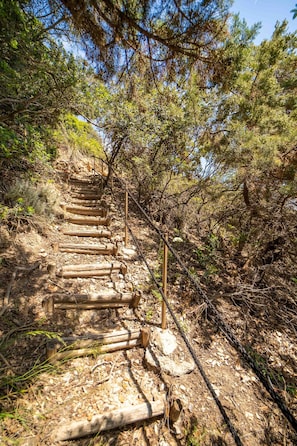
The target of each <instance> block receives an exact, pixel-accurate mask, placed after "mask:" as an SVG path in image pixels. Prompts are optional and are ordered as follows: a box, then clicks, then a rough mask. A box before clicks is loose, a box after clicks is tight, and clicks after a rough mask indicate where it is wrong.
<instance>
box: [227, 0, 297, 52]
mask: <svg viewBox="0 0 297 446" xmlns="http://www.w3.org/2000/svg"><path fill="white" fill-rule="evenodd" d="M296 3H297V0H234V4H233V7H232V12H236V13H237V12H239V13H240V17H241V18H244V19H246V21H247V23H248V25H253V24H254V23H257V22H262V28H261V30H260V31H259V35H258V36H257V38H256V40H255V42H256V43H257V44H258V43H260V42H261V41H262V40H263V39H269V38H270V37H271V35H272V33H273V30H274V25H275V23H276V22H277V20H279V21H280V22H281V21H283V20H284V19H286V20H288V22H289V25H288V29H289V31H296V29H297V18H296V19H295V20H293V14H292V13H291V12H290V11H291V10H292V9H293V8H294V7H295V4H296Z"/></svg>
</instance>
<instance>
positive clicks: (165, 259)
mask: <svg viewBox="0 0 297 446" xmlns="http://www.w3.org/2000/svg"><path fill="white" fill-rule="evenodd" d="M165 240H168V233H167V232H166V233H165ZM167 265H168V247H167V245H166V243H165V242H164V247H163V270H162V285H163V293H164V296H165V297H167ZM161 326H162V329H163V330H165V328H166V304H165V302H164V299H162V325H161Z"/></svg>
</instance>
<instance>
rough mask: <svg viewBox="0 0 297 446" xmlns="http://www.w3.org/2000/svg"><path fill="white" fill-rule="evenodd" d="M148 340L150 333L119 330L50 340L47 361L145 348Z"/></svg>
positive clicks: (146, 331) (147, 331)
mask: <svg viewBox="0 0 297 446" xmlns="http://www.w3.org/2000/svg"><path fill="white" fill-rule="evenodd" d="M149 340H150V331H149V329H147V328H144V329H142V330H121V331H118V332H107V333H102V334H100V335H86V336H80V337H78V336H77V337H75V336H70V337H63V338H60V340H57V339H51V340H50V341H49V342H48V344H47V353H46V354H47V359H48V360H49V361H50V362H52V363H54V362H56V361H59V360H66V359H71V358H77V357H80V356H90V355H96V356H97V355H99V354H102V353H108V352H114V351H117V350H127V349H130V348H134V347H138V346H140V347H144V348H146V347H147V346H148V344H149Z"/></svg>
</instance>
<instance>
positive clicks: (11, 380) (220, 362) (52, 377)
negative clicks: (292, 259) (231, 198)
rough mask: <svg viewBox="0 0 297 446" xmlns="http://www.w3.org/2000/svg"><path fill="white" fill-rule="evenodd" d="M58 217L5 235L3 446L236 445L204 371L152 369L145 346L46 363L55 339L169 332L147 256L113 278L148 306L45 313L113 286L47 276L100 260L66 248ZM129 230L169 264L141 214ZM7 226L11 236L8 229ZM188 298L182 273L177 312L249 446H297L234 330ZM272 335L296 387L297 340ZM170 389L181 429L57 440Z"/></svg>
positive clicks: (60, 186) (237, 317)
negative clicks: (60, 246)
mask: <svg viewBox="0 0 297 446" xmlns="http://www.w3.org/2000/svg"><path fill="white" fill-rule="evenodd" d="M56 187H57V196H58V197H59V200H60V201H61V202H69V200H70V188H71V186H70V183H68V182H67V181H60V182H57V183H56ZM115 191H117V193H116V197H115V198H113V197H112V196H111V195H110V194H109V193H107V194H106V196H105V199H106V200H107V201H108V202H109V204H110V215H111V216H112V223H111V230H112V234H113V241H115V240H118V241H119V240H121V239H122V237H123V231H124V223H123V218H122V215H121V212H120V211H119V210H118V207H117V206H118V204H119V203H123V200H122V199H123V197H122V194H121V192H120V191H118V190H117V188H116V187H115ZM60 214H61V215H58V216H57V218H56V220H55V222H54V223H53V224H46V223H43V226H42V231H40V228H38V229H36V228H34V227H32V226H31V227H27V229H26V230H24V232H21V230H19V231H18V232H17V233H14V235H13V236H12V235H11V234H9V233H6V241H7V243H6V244H5V243H4V244H3V245H2V248H1V252H0V256H1V270H0V283H1V290H2V299H3V300H4V297H5V294H6V293H7V290H8V289H9V286H10V284H11V285H12V286H11V290H10V293H9V306H8V308H6V310H5V311H2V314H1V320H0V331H1V341H0V343H1V344H0V353H1V356H0V364H1V374H2V378H3V381H2V383H4V385H2V389H1V394H2V398H1V409H2V416H1V421H0V422H1V425H0V426H1V427H0V429H1V431H0V436H1V437H0V438H1V440H0V444H1V445H22V446H24V445H26V446H35V445H48V446H55V445H58V444H64V445H65V446H67V445H70V444H71V445H81V446H87V445H90V446H91V445H92V446H95V445H96V446H99V445H101V446H103V445H110V446H111V445H118V446H120V445H121V446H124V445H128V444H129V445H160V446H168V445H169V446H171V445H172V446H175V445H193V446H197V445H232V444H235V442H234V440H233V438H232V436H231V434H230V432H229V430H228V428H227V427H226V424H225V422H224V420H223V419H222V416H221V414H220V411H219V409H218V407H217V405H216V403H215V402H214V399H213V397H212V396H211V394H210V392H209V390H208V388H207V386H206V384H205V382H204V380H203V378H202V377H201V375H200V373H199V371H198V370H197V368H196V369H195V370H194V371H193V372H192V373H190V374H187V375H184V376H180V377H172V376H169V375H167V374H165V373H164V372H161V371H157V372H156V371H153V370H149V369H148V368H147V367H146V365H145V363H144V350H143V349H141V348H134V349H132V350H127V351H120V352H115V353H109V354H106V355H100V356H89V357H81V358H76V359H73V360H69V361H67V362H65V363H61V364H57V365H55V366H51V365H49V364H48V363H47V362H46V356H45V351H46V343H47V341H48V336H49V333H52V332H55V333H59V334H61V335H69V334H71V335H82V334H86V333H96V332H100V331H102V330H111V329H115V330H116V329H121V328H129V329H132V328H139V327H143V326H147V327H151V328H152V329H153V328H154V327H156V326H160V308H161V305H160V302H159V300H158V297H156V293H152V291H153V288H154V287H153V286H152V284H151V280H150V278H149V275H148V272H147V270H146V268H145V266H144V264H143V262H142V261H141V259H140V258H139V257H136V258H135V257H131V258H130V259H127V258H126V257H125V262H126V263H127V265H128V273H127V275H126V277H125V278H124V277H114V278H113V279H114V280H116V282H117V286H118V287H119V288H120V289H131V286H132V285H131V284H133V288H134V289H138V290H141V291H142V293H143V296H142V300H141V303H140V305H139V307H138V308H137V309H136V310H132V309H130V308H128V307H126V308H121V309H105V310H100V311H93V310H88V311H74V310H60V311H56V312H55V314H54V316H52V317H51V316H49V315H48V314H46V312H45V309H44V305H43V303H44V301H45V299H46V298H47V297H48V296H49V295H51V294H52V293H57V292H61V293H69V292H70V293H72V292H84V293H86V292H94V291H99V290H100V289H101V288H103V287H106V286H110V279H63V278H60V277H53V276H52V275H50V274H49V272H48V265H52V264H55V265H57V267H58V268H59V267H61V266H62V265H63V264H67V263H72V262H73V263H79V262H85V263H87V262H89V261H90V262H93V261H94V257H96V256H85V255H84V256H83V257H82V255H78V254H67V253H61V252H56V250H55V249H54V247H55V244H56V243H57V242H59V241H62V240H64V241H66V239H67V236H63V234H62V232H61V230H62V229H64V228H65V227H66V226H69V223H67V222H65V221H64V220H63V218H62V214H63V213H62V210H61V212H60ZM130 224H131V226H132V228H133V230H134V232H135V235H136V236H137V238H138V239H139V241H140V244H141V246H142V249H143V251H144V252H145V253H146V255H147V257H148V259H149V263H150V265H151V267H152V268H153V269H154V270H155V271H157V270H158V268H159V259H160V242H159V240H158V238H157V237H156V236H155V234H154V233H153V232H152V231H151V230H150V229H149V227H148V226H147V224H144V223H143V222H142V221H141V220H140V219H139V217H138V216H137V214H136V213H133V212H132V213H131V216H130ZM20 229H22V228H20ZM2 231H6V229H5V228H2ZM4 238H5V237H2V240H4ZM68 239H69V238H68ZM179 249H182V247H180V248H179ZM101 259H103V257H102V256H97V257H96V262H97V261H100V260H101ZM119 259H121V256H119ZM16 267H19V268H26V269H16ZM13 274H14V279H13V281H12V277H13ZM197 274H198V275H199V271H198V272H197ZM208 292H209V290H208ZM190 294H191V293H190V292H189V291H188V289H187V288H186V287H184V286H183V284H182V278H181V277H180V276H179V277H178V278H176V280H175V282H174V281H173V280H171V284H170V286H169V298H170V302H171V305H172V306H173V308H174V311H175V312H176V314H177V317H178V319H179V321H180V323H181V325H182V327H183V329H184V331H185V332H186V334H187V337H188V339H189V340H190V342H191V344H192V346H193V349H194V350H195V353H196V355H197V357H198V358H199V361H200V362H201V364H202V366H203V368H204V371H205V373H206V375H207V377H208V379H209V381H210V382H211V384H212V386H213V388H214V389H215V391H216V394H217V397H218V398H219V400H220V402H221V404H222V405H223V407H224V409H225V411H226V413H227V416H228V417H229V419H230V421H231V422H232V424H233V425H234V427H235V429H236V430H237V432H238V435H239V437H240V439H241V442H242V444H243V445H245V446H257V445H275V446H276V445H282V446H284V445H287V446H290V445H294V444H297V437H296V433H294V432H293V431H292V430H291V428H290V426H289V424H288V422H287V421H286V420H285V418H284V417H283V416H282V415H281V413H280V411H279V409H278V408H277V406H276V404H275V403H274V402H273V401H272V400H271V399H270V397H269V396H268V394H267V393H266V391H265V390H264V388H263V386H262V384H261V383H260V382H259V380H258V379H257V378H256V377H255V375H254V374H253V372H252V371H251V370H250V369H249V367H248V366H247V365H246V364H245V363H244V362H243V361H242V360H241V358H240V357H239V355H238V353H237V352H236V351H235V350H234V348H233V347H231V346H230V344H229V343H228V341H227V340H226V338H225V337H224V335H223V334H222V333H221V332H220V331H219V330H218V329H216V328H215V327H213V326H212V325H211V324H210V322H209V320H208V319H207V315H206V314H205V311H204V307H203V306H201V307H199V306H198V305H197V304H195V303H193V301H192V300H191V298H190ZM213 294H214V297H215V299H216V305H217V308H219V310H220V311H221V313H222V315H223V316H224V318H225V319H226V320H227V322H229V323H230V324H231V325H232V326H233V327H235V330H236V327H237V334H238V335H240V334H242V332H243V331H244V330H245V328H244V326H245V323H246V321H245V318H244V314H242V311H241V308H240V306H238V305H233V304H232V302H231V301H230V300H228V299H226V298H225V295H224V293H223V292H221V293H219V292H217V291H215V292H214V293H213ZM168 328H169V329H170V330H171V331H172V332H173V333H174V334H175V335H176V337H177V340H178V350H177V353H176V355H178V356H179V357H184V358H185V359H188V358H189V353H188V351H187V348H186V346H185V344H184V342H183V340H182V338H181V336H180V334H179V333H178V332H177V330H176V327H175V324H174V322H173V321H172V320H171V318H170V317H169V316H168ZM256 329H257V327H255V330H256ZM47 333H48V334H47ZM254 333H256V331H254ZM262 333H263V332H262ZM265 333H266V337H265V340H264V341H263V340H262V344H261V345H263V342H264V343H266V351H267V352H268V353H269V358H270V361H271V364H272V365H277V364H278V361H280V358H281V357H282V358H283V360H285V359H284V358H285V356H287V358H289V359H287V362H286V367H287V373H288V376H290V378H291V381H292V384H293V383H295V384H296V381H294V378H295V377H296V369H294V364H295V363H296V358H297V351H296V343H294V340H292V337H290V336H289V335H288V334H286V331H285V330H283V329H281V330H278V329H277V327H271V329H270V330H268V329H267V330H266V332H265ZM259 344H260V341H259ZM259 357H260V356H259ZM102 381H104V382H102ZM168 391H169V392H170V395H171V396H172V397H176V398H179V399H180V400H181V403H182V407H183V413H182V415H181V417H180V420H179V422H178V423H177V424H176V425H173V426H171V425H169V424H168V420H167V419H166V418H158V419H155V420H153V421H147V422H142V423H137V424H134V425H130V426H126V427H124V428H122V429H117V430H114V431H110V432H106V433H102V434H97V435H96V436H93V437H89V438H84V439H78V440H74V441H64V442H60V443H59V442H56V441H55V440H53V439H52V433H53V432H54V431H55V430H56V429H57V428H58V427H59V426H61V425H64V424H67V423H69V422H70V421H73V420H82V419H86V420H90V419H91V417H92V416H93V415H96V414H102V413H105V412H106V411H109V410H114V409H119V408H124V407H126V406H129V405H135V404H137V403H141V402H146V401H153V400H156V399H159V398H160V397H163V396H164V395H165V394H166V392H168ZM281 396H282V397H283V398H284V399H286V400H287V403H288V404H290V407H291V410H295V413H296V412H297V405H296V398H295V397H294V395H292V396H290V395H289V393H288V392H281ZM5 413H6V416H5ZM8 413H10V414H11V416H8Z"/></svg>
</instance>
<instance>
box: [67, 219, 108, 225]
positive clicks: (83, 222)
mask: <svg viewBox="0 0 297 446" xmlns="http://www.w3.org/2000/svg"><path fill="white" fill-rule="evenodd" d="M65 221H67V222H68V223H73V224H75V225H84V226H110V218H109V217H106V218H92V217H68V218H65Z"/></svg>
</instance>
